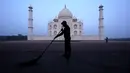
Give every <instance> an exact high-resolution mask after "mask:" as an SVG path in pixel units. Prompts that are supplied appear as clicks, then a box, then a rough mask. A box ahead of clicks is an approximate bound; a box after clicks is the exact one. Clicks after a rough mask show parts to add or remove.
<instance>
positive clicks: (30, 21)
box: [28, 5, 33, 40]
mask: <svg viewBox="0 0 130 73" xmlns="http://www.w3.org/2000/svg"><path fill="white" fill-rule="evenodd" d="M28 8H29V10H28V11H29V18H28V40H33V10H32V9H33V7H32V6H31V5H30V6H29V7H28Z"/></svg>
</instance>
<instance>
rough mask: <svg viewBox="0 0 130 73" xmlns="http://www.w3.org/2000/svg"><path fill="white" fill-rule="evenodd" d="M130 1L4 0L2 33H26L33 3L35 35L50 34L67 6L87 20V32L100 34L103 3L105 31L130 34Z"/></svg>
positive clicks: (1, 5)
mask: <svg viewBox="0 0 130 73" xmlns="http://www.w3.org/2000/svg"><path fill="white" fill-rule="evenodd" d="M128 3H130V1H129V0H0V35H16V34H23V35H26V34H27V32H28V6H29V5H30V4H31V5H32V6H33V8H34V9H33V10H34V11H33V14H34V34H36V35H44V34H47V24H48V22H49V21H51V20H52V19H53V18H55V16H57V15H58V13H59V11H61V10H62V9H63V8H64V5H65V4H66V6H67V8H68V9H69V10H70V11H71V12H72V13H73V15H74V16H76V17H77V18H78V19H80V20H82V21H83V25H84V26H83V27H84V33H85V34H86V35H97V34H98V25H99V22H98V18H99V8H98V7H99V5H100V4H102V5H103V6H104V27H105V28H104V34H105V36H108V37H113V38H116V37H117V38H120V37H130V4H128Z"/></svg>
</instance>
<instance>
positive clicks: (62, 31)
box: [54, 29, 64, 39]
mask: <svg viewBox="0 0 130 73" xmlns="http://www.w3.org/2000/svg"><path fill="white" fill-rule="evenodd" d="M63 34H64V30H63V29H61V33H59V34H58V35H57V36H55V38H54V39H56V38H57V37H59V36H61V35H63Z"/></svg>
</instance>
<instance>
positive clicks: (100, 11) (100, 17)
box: [99, 5, 104, 40]
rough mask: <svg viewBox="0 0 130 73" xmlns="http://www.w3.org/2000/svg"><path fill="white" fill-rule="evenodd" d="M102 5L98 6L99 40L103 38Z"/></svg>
mask: <svg viewBox="0 0 130 73" xmlns="http://www.w3.org/2000/svg"><path fill="white" fill-rule="evenodd" d="M103 19H104V18H103V6H102V5H100V6H99V40H103V39H104V32H103V31H104V26H103Z"/></svg>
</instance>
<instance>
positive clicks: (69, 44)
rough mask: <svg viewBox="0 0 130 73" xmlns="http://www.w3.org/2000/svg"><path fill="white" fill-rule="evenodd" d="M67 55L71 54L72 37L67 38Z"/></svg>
mask: <svg viewBox="0 0 130 73" xmlns="http://www.w3.org/2000/svg"><path fill="white" fill-rule="evenodd" d="M65 55H69V56H70V55H71V39H67V40H65Z"/></svg>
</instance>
